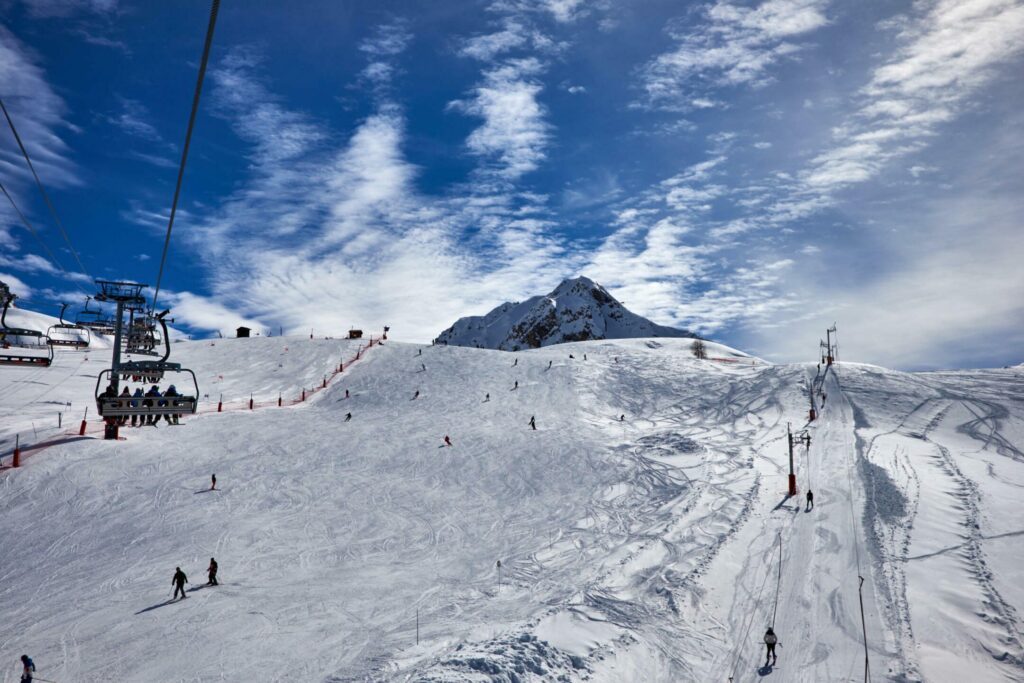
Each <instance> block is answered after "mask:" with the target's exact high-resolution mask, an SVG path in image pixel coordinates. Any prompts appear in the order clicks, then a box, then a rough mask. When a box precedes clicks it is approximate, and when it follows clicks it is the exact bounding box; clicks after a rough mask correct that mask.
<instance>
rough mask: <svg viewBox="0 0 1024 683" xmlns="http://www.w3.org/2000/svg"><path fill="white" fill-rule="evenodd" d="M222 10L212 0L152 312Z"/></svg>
mask: <svg viewBox="0 0 1024 683" xmlns="http://www.w3.org/2000/svg"><path fill="white" fill-rule="evenodd" d="M219 8H220V0H212V2H211V4H210V24H209V26H207V28H206V42H205V44H204V45H203V58H202V60H201V61H200V63H199V78H198V80H197V81H196V92H195V95H194V96H193V98H192V113H191V114H189V117H188V130H187V131H186V132H185V146H184V148H183V149H182V150H181V164H180V165H179V166H178V182H177V184H176V185H175V186H174V200H173V201H172V202H171V215H170V217H169V218H168V220H167V235H166V237H164V250H163V254H162V255H161V256H160V270H159V271H158V272H157V276H156V288H155V289H154V290H153V303H152V305H151V306H150V312H151V313H154V312H156V300H157V297H158V296H159V295H160V281H161V280H162V279H163V276H164V265H165V264H166V262H167V248H168V247H169V246H170V244H171V229H172V228H173V227H174V215H175V214H176V213H177V211H178V197H179V196H180V195H181V181H182V179H183V178H184V176H185V164H186V162H187V161H188V148H189V145H190V144H191V142H192V129H193V128H194V127H195V123H196V113H197V112H198V111H199V96H200V95H201V94H202V92H203V79H204V78H205V77H206V65H207V63H208V62H209V60H210V46H211V44H212V43H213V29H214V27H215V26H216V24H217V10H218V9H219Z"/></svg>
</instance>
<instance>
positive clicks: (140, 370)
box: [96, 311, 199, 419]
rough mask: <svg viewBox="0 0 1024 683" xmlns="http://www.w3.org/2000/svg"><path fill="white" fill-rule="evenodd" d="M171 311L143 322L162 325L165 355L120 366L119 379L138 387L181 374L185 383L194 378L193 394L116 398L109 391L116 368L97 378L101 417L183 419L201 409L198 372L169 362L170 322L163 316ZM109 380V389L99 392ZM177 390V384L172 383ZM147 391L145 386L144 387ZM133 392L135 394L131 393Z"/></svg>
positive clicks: (151, 316)
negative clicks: (168, 329)
mask: <svg viewBox="0 0 1024 683" xmlns="http://www.w3.org/2000/svg"><path fill="white" fill-rule="evenodd" d="M167 313H168V311H164V312H163V313H160V314H158V315H155V316H154V315H148V314H144V315H143V316H142V318H143V319H145V320H146V321H148V323H147V324H149V323H152V324H153V325H154V326H155V325H156V324H157V323H159V325H160V328H161V331H162V333H163V334H162V337H161V338H162V339H163V343H164V354H163V357H162V358H161V359H160V360H140V361H128V362H125V363H121V364H120V365H119V366H118V368H117V371H118V373H119V379H120V380H122V381H126V382H135V383H137V384H149V385H153V386H155V385H157V384H159V383H160V382H162V381H163V380H164V379H166V377H167V375H168V374H171V375H179V376H181V378H182V379H183V380H185V381H188V379H189V378H191V382H192V387H191V393H185V392H182V391H180V390H179V392H178V395H177V396H164V395H162V394H161V395H160V396H142V397H138V396H132V397H128V396H114V395H111V393H110V392H109V389H110V388H111V387H112V379H113V374H112V373H113V369H107V370H104V371H102V372H101V373H100V374H99V375H98V376H97V377H96V408H97V410H98V411H99V414H100V417H102V418H104V419H107V418H127V417H131V416H133V415H137V416H155V417H157V418H160V417H163V416H165V415H167V416H172V417H173V416H180V415H183V414H185V413H189V414H194V413H195V412H196V408H198V406H199V382H198V381H197V380H196V373H194V372H193V371H192V370H189V369H188V368H183V367H181V364H180V363H169V362H167V359H168V358H169V357H170V355H171V343H170V335H168V333H167V322H166V321H165V320H164V317H165V316H166V315H167ZM104 378H106V386H107V389H105V390H104V391H102V392H101V391H100V387H101V386H102V385H103V384H104ZM171 386H175V387H176V388H177V383H174V384H171ZM143 388H144V387H143ZM129 393H134V392H129Z"/></svg>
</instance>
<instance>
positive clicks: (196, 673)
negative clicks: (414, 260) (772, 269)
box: [0, 338, 1024, 683]
mask: <svg viewBox="0 0 1024 683" xmlns="http://www.w3.org/2000/svg"><path fill="white" fill-rule="evenodd" d="M354 344H355V343H354V342H347V341H341V340H320V339H318V340H308V339H302V338H254V339H241V340H215V341H213V342H211V341H205V342H182V343H178V344H175V345H174V347H173V352H174V355H173V357H172V360H174V361H176V362H182V363H183V364H185V365H186V366H188V367H191V368H192V369H194V370H195V371H196V373H197V376H198V377H199V381H200V385H201V390H202V393H203V394H208V395H209V397H210V398H209V400H210V401H211V402H215V401H216V400H217V399H218V398H219V396H220V394H221V393H223V394H224V400H225V402H229V401H247V400H248V397H249V394H250V392H252V393H253V395H254V399H255V400H256V401H258V402H260V401H264V402H271V403H273V401H274V399H276V397H277V396H278V395H279V394H283V395H285V396H286V397H287V396H288V395H294V394H295V393H297V392H299V391H301V389H302V388H303V387H306V386H312V385H313V384H316V383H318V381H319V380H320V379H321V378H322V376H323V375H324V374H326V373H328V372H330V370H331V368H332V367H334V366H335V365H336V364H337V362H338V360H339V359H340V358H343V357H348V356H350V355H351V354H352V353H353V352H354V346H353V345H354ZM708 350H709V353H710V355H711V356H712V358H717V359H723V360H709V361H699V360H697V359H695V358H693V356H692V355H691V353H690V350H689V340H685V339H680V340H674V339H646V340H617V341H603V342H583V343H573V344H563V345H557V346H553V347H546V348H543V349H537V350H531V351H528V352H519V353H515V354H512V353H506V352H500V351H490V350H480V349H471V348H459V347H447V346H434V347H419V346H415V345H410V344H398V343H393V342H387V343H386V344H384V345H383V346H380V347H374V348H373V349H371V350H370V351H368V352H366V353H365V356H364V357H363V358H362V359H361V360H360V361H359V362H358V363H356V364H354V365H352V366H351V367H349V368H346V370H345V371H344V372H343V373H342V374H341V375H339V376H337V377H335V378H334V379H333V380H332V381H331V383H330V384H329V386H328V388H327V389H326V390H323V391H320V392H319V393H317V394H316V395H314V396H311V397H310V399H309V400H308V401H307V402H305V403H302V404H298V405H291V406H287V405H286V406H285V407H282V408H277V407H267V408H263V409H259V410H255V411H252V412H249V411H246V410H237V411H230V412H225V413H223V414H215V413H214V414H202V415H197V416H194V417H191V418H189V419H188V420H186V423H187V424H186V425H185V426H181V427H169V426H167V425H164V426H160V427H157V428H152V427H146V428H139V429H134V430H132V429H125V430H123V435H124V436H125V437H126V439H125V440H124V441H120V442H104V441H101V440H96V439H87V440H79V441H74V442H71V443H65V444H61V445H57V446H53V447H51V448H48V449H46V450H44V451H41V452H39V453H37V454H35V455H33V456H32V457H31V458H30V459H28V460H27V462H26V463H25V466H24V467H22V468H21V469H19V470H6V471H4V472H2V473H0V533H2V538H3V548H4V551H3V552H2V553H0V616H2V620H3V624H4V626H5V629H4V633H3V636H2V638H0V663H4V665H3V666H2V667H0V681H3V682H4V683H6V682H7V681H15V680H17V674H16V673H15V670H14V667H13V666H10V667H8V666H7V665H6V663H8V662H15V661H16V658H17V656H19V655H20V654H22V653H23V652H27V653H29V654H31V655H32V656H33V658H34V659H35V660H36V663H37V665H38V666H39V668H40V673H39V675H40V676H41V677H44V678H48V679H51V680H56V681H61V682H66V681H106V680H111V679H116V680H119V681H140V682H143V681H150V682H151V681H292V680H312V681H363V680H389V681H528V680H534V681H557V680H566V681H582V680H588V681H607V682H611V681H666V682H668V681H727V680H729V678H730V677H732V678H733V680H735V681H737V682H738V681H755V680H761V679H762V678H763V677H769V678H771V679H773V680H783V681H809V682H810V681H814V682H818V681H851V680H863V677H864V667H865V652H864V640H863V638H862V632H863V631H862V623H861V615H860V608H859V605H860V601H859V600H860V597H861V596H860V595H859V594H858V585H859V580H858V576H863V577H864V586H863V603H864V630H866V632H867V636H868V638H867V644H868V655H869V664H868V666H869V668H870V672H871V676H872V680H875V681H880V680H905V681H913V680H927V681H962V680H965V679H966V678H968V677H969V678H970V679H971V680H978V681H982V680H985V681H988V680H992V681H1000V680H1004V681H1012V680H1021V679H1022V678H1024V665H1022V646H1021V635H1020V630H1021V623H1022V622H1021V616H1020V614H1021V610H1024V590H1022V589H1021V586H1022V585H1024V584H1022V581H1021V579H1022V578H1024V576H1022V574H1021V569H1020V568H1021V567H1022V566H1024V546H1022V544H1021V543H1020V539H1019V538H1017V537H1018V536H1019V535H1020V534H1022V533H1024V517H1022V515H1021V514H1020V513H1019V512H1018V511H1017V509H1016V507H1015V506H1016V501H1018V500H1019V499H1020V489H1021V487H1024V458H1022V453H1021V444H1022V440H1024V403H1022V398H1024V397H1022V389H1021V379H1022V372H1024V371H1022V369H1021V368H1014V369H1007V370H990V371H962V372H950V373H925V374H907V373H900V372H893V371H889V370H885V369H882V368H877V367H872V366H861V365H856V364H845V363H844V364H842V365H841V366H837V367H835V368H833V369H830V370H829V371H828V372H826V373H821V374H819V373H818V372H817V371H816V368H815V366H814V365H810V366H804V365H790V366H781V365H771V364H768V363H765V362H763V361H760V360H758V359H754V358H750V357H748V356H745V355H744V354H741V353H739V352H736V351H733V350H731V349H728V348H726V347H722V346H720V345H717V344H713V343H708ZM108 353H109V351H108ZM420 353H422V355H419V354H420ZM66 354H67V355H64V354H58V355H59V356H60V357H59V360H58V361H55V364H54V366H53V367H51V368H49V369H46V370H45V371H42V370H38V369H36V370H29V371H28V372H29V373H33V374H32V376H31V377H28V374H27V373H26V371H25V369H23V368H10V367H0V397H2V403H0V410H2V411H3V412H0V425H3V427H2V429H3V430H4V431H3V433H0V437H3V438H7V436H8V435H10V434H11V433H12V432H14V431H18V432H19V433H21V434H22V435H23V436H24V434H25V430H26V429H30V427H31V425H29V424H28V423H29V422H32V421H33V419H36V418H32V419H29V417H28V416H36V415H41V416H42V415H45V411H51V412H52V410H53V408H52V407H51V406H52V405H56V404H49V403H46V402H47V401H56V402H64V403H68V402H70V403H71V404H72V406H73V407H74V409H75V410H77V409H79V408H82V407H84V406H85V405H86V404H88V403H90V401H91V396H92V391H93V385H94V380H90V378H89V374H90V373H92V374H93V376H94V375H95V370H96V369H97V368H98V367H101V366H102V363H101V361H100V359H99V358H98V357H94V358H90V360H89V361H87V362H83V361H82V360H81V358H82V356H81V354H79V355H73V353H72V352H66ZM570 354H572V355H573V356H575V358H570V357H569V355H570ZM584 354H586V360H584V359H583V358H584ZM90 355H93V354H92V352H90ZM95 355H96V356H98V355H99V354H95ZM516 361H517V362H516ZM514 362H516V364H513V363H514ZM549 363H550V368H549ZM421 364H422V365H421ZM424 366H425V369H424ZM86 368H88V370H87V369H86ZM35 373H38V374H35ZM516 382H518V386H516ZM808 382H813V383H814V386H815V388H816V390H815V394H816V396H817V397H818V398H817V401H818V404H819V405H818V409H819V411H820V417H819V419H818V420H816V421H815V422H813V423H810V424H809V425H807V429H808V431H809V433H810V436H811V439H812V444H811V448H810V450H809V452H804V450H803V448H800V449H799V450H798V451H797V472H798V479H799V485H800V489H801V496H800V497H798V498H797V499H787V498H786V496H785V489H786V473H787V469H788V465H787V461H786V438H785V435H786V424H787V422H790V423H792V425H793V428H794V430H797V429H801V428H803V427H804V426H805V422H806V417H807V408H808V404H809V403H808V402H809V398H808V393H807V384H808ZM346 390H348V391H349V398H345V391H346ZM416 391H419V392H420V393H419V396H418V397H415V398H414V395H415V392H416ZM43 392H46V393H45V394H43ZM822 393H824V394H825V396H826V397H827V398H826V399H825V401H824V405H821V394H822ZM40 394H42V396H40ZM486 394H490V399H489V400H485V395H486ZM34 411H40V412H38V413H36V412H34ZM347 413H351V414H352V419H351V421H348V422H346V421H345V419H344V418H345V415H346V414H347ZM531 416H535V417H536V422H537V430H536V431H534V430H532V429H530V427H529V426H528V424H527V423H528V422H529V419H530V417H531ZM620 416H622V418H623V419H621V420H620ZM39 419H41V418H39ZM76 419H79V418H76ZM12 425H13V426H12ZM26 425H27V426H26ZM445 435H449V436H450V437H451V440H452V443H453V445H452V446H451V447H445V446H444V445H443V437H444V436H445ZM5 453H6V451H5ZM8 461H9V458H7V457H5V458H4V463H5V464H6V462H8ZM211 473H216V474H217V478H218V484H219V487H218V488H219V490H217V491H208V490H207V489H208V488H209V477H210V474H211ZM808 485H810V486H811V487H812V488H813V490H814V492H815V503H816V505H815V508H814V509H813V510H810V511H805V506H804V501H803V497H802V494H803V492H804V491H805V490H806V487H807V486H808ZM780 549H781V552H780ZM211 556H215V557H216V558H217V560H218V562H219V564H220V577H219V578H220V581H221V584H222V585H221V586H219V587H216V588H205V587H202V586H201V584H202V583H204V582H205V574H204V573H203V570H204V569H205V567H206V565H207V563H208V562H209V558H210V557H211ZM780 556H781V571H780ZM499 560H500V561H501V565H502V566H501V570H500V577H499V573H498V571H497V566H496V563H497V562H498V561H499ZM176 566H180V567H181V568H182V569H183V570H184V571H185V572H186V573H187V574H188V575H189V579H190V581H191V582H192V583H191V586H190V588H191V592H190V593H189V596H190V599H188V600H185V601H179V602H169V598H170V593H171V586H170V585H169V584H170V579H171V575H172V574H173V572H174V568H175V567H176ZM499 579H500V585H499ZM417 619H418V630H419V643H418V644H417V643H416V636H417ZM773 620H774V623H775V628H776V632H777V633H778V634H779V638H780V641H781V643H782V646H781V648H780V650H779V655H780V656H779V661H778V665H777V666H776V667H774V668H771V669H763V668H761V667H762V664H763V663H764V660H763V654H764V646H763V645H762V644H761V636H762V635H763V633H764V629H765V628H766V626H768V625H770V624H771V623H772V622H773Z"/></svg>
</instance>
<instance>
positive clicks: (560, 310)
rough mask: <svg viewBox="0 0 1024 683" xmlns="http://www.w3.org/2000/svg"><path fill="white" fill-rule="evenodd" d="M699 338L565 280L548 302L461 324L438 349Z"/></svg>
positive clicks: (503, 308)
mask: <svg viewBox="0 0 1024 683" xmlns="http://www.w3.org/2000/svg"><path fill="white" fill-rule="evenodd" d="M636 337H697V335H695V334H693V333H692V332H689V331H687V330H680V329H676V328H674V327H665V326H664V325H657V324H655V323H653V322H651V321H650V320H648V319H647V318H644V317H642V316H639V315H637V314H635V313H633V312H631V311H629V310H627V309H626V307H625V306H623V305H622V304H621V303H619V302H618V301H617V300H616V299H615V297H613V296H612V295H611V294H609V293H608V291H607V290H605V288H604V287H602V286H601V285H599V284H597V283H596V282H594V281H593V280H590V279H589V278H586V277H577V278H572V279H569V280H564V281H563V282H562V283H561V284H560V285H558V287H556V288H555V290H554V291H553V292H551V293H550V294H548V295H546V296H535V297H531V298H529V299H527V300H526V301H523V302H520V303H511V302H506V303H503V304H502V305H500V306H498V307H497V308H495V309H494V310H493V311H491V312H490V313H488V314H487V315H483V316H468V317H465V318H459V319H458V320H457V321H456V322H455V324H454V325H452V326H451V327H449V328H448V329H447V330H445V331H444V332H442V333H441V334H440V335H438V337H437V340H436V341H437V342H438V343H446V344H450V345H452V346H472V347H478V348H485V349H501V350H503V351H519V350H521V349H530V348H537V347H540V346H550V345H552V344H561V343H562V342H571V341H586V340H589V339H631V338H636Z"/></svg>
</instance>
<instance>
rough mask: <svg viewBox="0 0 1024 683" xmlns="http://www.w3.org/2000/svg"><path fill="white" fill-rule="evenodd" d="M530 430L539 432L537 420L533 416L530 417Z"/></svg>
mask: <svg viewBox="0 0 1024 683" xmlns="http://www.w3.org/2000/svg"><path fill="white" fill-rule="evenodd" d="M530 429H533V430H534V431H536V430H537V420H535V419H534V416H533V415H531V416H530Z"/></svg>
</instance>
